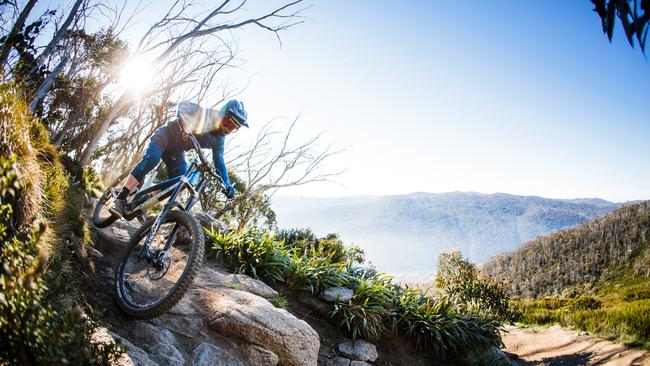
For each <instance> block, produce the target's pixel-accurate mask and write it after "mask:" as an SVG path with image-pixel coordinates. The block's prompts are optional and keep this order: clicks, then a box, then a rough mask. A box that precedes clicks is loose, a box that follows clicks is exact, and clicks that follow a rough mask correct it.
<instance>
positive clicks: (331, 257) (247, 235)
mask: <svg viewBox="0 0 650 366" xmlns="http://www.w3.org/2000/svg"><path fill="white" fill-rule="evenodd" d="M206 233H207V238H206V241H207V242H208V243H209V244H210V247H211V249H210V253H211V255H210V257H214V258H215V259H216V260H217V261H218V262H220V263H221V264H223V265H225V266H226V267H227V268H229V269H230V270H233V271H236V272H240V273H246V274H248V275H251V276H253V277H256V278H259V279H262V280H266V281H275V282H276V283H280V284H282V285H283V286H286V287H288V288H290V289H294V290H308V291H310V292H311V293H312V294H314V295H316V296H317V295H319V294H320V293H321V291H322V290H324V289H325V288H327V287H330V286H346V287H349V288H351V289H353V291H354V293H353V296H352V298H351V299H350V300H349V301H345V302H342V301H339V302H337V303H336V304H334V306H333V308H332V312H331V317H332V320H333V321H335V322H336V324H338V325H339V328H340V329H341V331H342V332H344V333H345V334H347V335H349V336H350V337H351V338H352V339H353V340H354V339H358V338H365V339H368V340H371V341H373V340H377V339H379V338H380V337H381V336H383V335H387V334H391V333H392V334H397V335H401V336H403V337H406V338H407V339H410V340H412V341H413V342H414V343H415V345H416V347H417V349H418V350H419V351H421V352H426V353H429V354H433V355H436V356H439V357H444V358H453V357H455V356H458V355H461V354H464V353H468V352H472V351H476V350H479V349H484V348H485V347H490V346H500V345H501V338H500V335H499V329H500V326H501V324H500V322H499V321H498V320H495V319H492V318H489V317H480V316H474V315H472V314H469V313H465V312H460V311H459V310H458V309H457V308H455V307H454V306H453V305H451V304H450V303H449V302H447V301H446V300H435V299H432V298H429V297H427V296H426V295H424V294H423V293H422V292H421V291H419V290H413V289H408V288H407V289H402V288H400V287H399V286H397V285H394V284H393V283H392V278H391V277H390V276H386V275H384V274H382V273H380V272H377V271H376V270H374V269H373V268H365V267H360V266H357V265H355V264H354V263H358V258H359V252H358V251H356V250H346V248H341V247H339V246H338V243H337V245H336V246H334V245H331V243H328V245H320V246H319V245H318V244H316V245H311V244H309V243H315V242H314V237H313V235H311V236H310V235H303V234H304V230H303V232H289V233H288V234H290V235H288V234H287V233H285V234H284V236H281V237H280V238H275V237H272V236H271V235H270V234H269V233H267V232H255V231H250V230H249V231H243V232H239V233H237V232H233V233H229V234H227V235H221V234H219V233H218V232H213V231H207V232H206ZM329 239H335V238H334V237H330V238H329ZM336 240H338V238H336ZM285 242H288V243H289V246H290V247H287V246H286V245H285ZM306 244H307V245H306ZM332 248H336V249H335V250H332Z"/></svg>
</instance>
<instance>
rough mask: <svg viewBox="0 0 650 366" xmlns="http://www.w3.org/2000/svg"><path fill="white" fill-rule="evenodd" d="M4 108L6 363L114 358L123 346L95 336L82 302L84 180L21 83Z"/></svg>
mask: <svg viewBox="0 0 650 366" xmlns="http://www.w3.org/2000/svg"><path fill="white" fill-rule="evenodd" d="M0 106H1V107H0V153H1V155H0V238H1V239H2V241H1V245H0V259H1V263H2V267H1V268H0V364H47V365H54V364H75V365H97V364H111V363H112V362H114V361H115V360H116V357H117V356H118V355H119V353H121V351H120V350H119V348H118V347H117V346H115V345H99V344H94V343H92V342H90V335H91V334H92V332H93V331H94V330H95V329H96V328H97V326H98V324H97V323H95V322H94V321H92V320H90V319H89V318H88V317H87V316H86V315H85V314H84V312H83V311H82V309H81V307H80V306H78V296H77V294H78V278H79V274H80V273H81V268H80V263H79V258H80V257H82V256H83V255H84V254H85V245H86V244H87V243H90V233H89V231H88V226H87V223H86V222H85V220H84V218H83V217H82V216H81V205H82V202H83V190H84V185H77V186H73V185H71V184H70V177H69V175H68V173H67V172H66V171H65V170H64V168H63V167H62V166H61V164H60V162H59V157H58V154H57V151H56V149H55V148H54V147H53V146H52V145H50V144H49V136H48V133H47V131H46V130H45V128H44V127H43V126H42V125H41V123H40V122H39V121H38V120H37V119H35V118H33V117H31V115H30V114H29V110H28V107H27V105H26V103H25V102H24V101H22V100H21V97H20V95H19V93H18V91H17V90H16V88H15V87H13V86H11V85H6V84H3V85H0ZM7 157H9V159H7Z"/></svg>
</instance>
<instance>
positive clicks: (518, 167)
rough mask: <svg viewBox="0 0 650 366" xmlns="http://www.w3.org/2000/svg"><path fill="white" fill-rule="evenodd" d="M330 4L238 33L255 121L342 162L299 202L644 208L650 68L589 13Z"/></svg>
mask: <svg viewBox="0 0 650 366" xmlns="http://www.w3.org/2000/svg"><path fill="white" fill-rule="evenodd" d="M396 4H398V3H395V2H361V1H356V2H344V1H327V2H319V3H316V4H314V6H313V8H311V9H309V10H308V11H307V12H306V14H307V15H309V17H310V18H311V19H312V20H311V21H308V22H306V23H305V24H301V25H299V26H297V27H296V28H294V29H292V30H290V31H288V32H286V33H284V34H283V37H282V39H283V47H282V48H281V49H280V48H279V47H278V44H277V42H274V39H273V36H272V35H269V34H264V33H259V32H247V33H242V34H241V35H240V36H239V39H240V49H241V51H242V55H243V56H244V57H245V58H247V59H249V62H248V64H247V65H246V68H247V69H248V71H249V72H250V73H251V74H252V75H253V77H252V82H251V84H250V86H249V88H248V89H247V90H246V92H245V93H244V94H243V95H242V98H243V99H245V100H247V101H248V105H249V106H250V107H249V108H250V109H251V114H252V115H253V116H264V117H268V116H270V115H273V114H276V115H277V114H288V115H292V114H297V113H301V114H302V118H303V126H301V127H303V128H304V130H306V132H305V133H306V134H309V133H314V132H315V131H321V130H322V131H325V132H326V136H327V137H328V138H329V139H330V141H334V142H336V143H337V144H338V145H340V146H346V147H347V148H348V150H347V152H346V153H344V154H343V155H342V156H340V159H337V160H336V161H332V164H333V165H335V166H337V167H338V166H341V167H343V168H345V169H346V172H345V173H344V174H343V175H342V176H341V177H340V178H339V181H340V182H341V183H343V184H344V185H345V187H343V186H337V185H324V184H323V185H313V186H311V187H310V186H307V187H304V188H301V189H300V190H295V191H293V192H289V193H292V194H305V195H346V194H399V193H409V192H414V191H427V192H446V191H456V190H460V191H478V192H485V193H491V192H506V193H513V194H524V195H540V196H546V197H554V198H573V197H601V198H605V199H609V200H615V201H624V200H632V199H648V198H650V160H649V159H648V157H650V144H649V143H648V138H650V103H648V100H650V64H649V63H648V61H647V60H646V59H645V58H644V57H643V55H642V54H641V52H640V51H639V49H638V48H635V49H632V48H631V47H630V46H629V45H628V44H627V41H626V40H625V39H624V38H623V37H622V33H621V32H620V30H619V32H617V33H616V35H615V39H614V42H613V43H612V44H610V43H609V42H608V41H607V38H606V37H605V35H604V34H602V32H601V28H600V23H599V22H600V20H599V18H598V17H597V15H596V14H595V13H593V12H592V11H591V9H592V5H591V3H590V2H589V1H587V0H585V1H539V2H532V1H522V2H517V1H493V2H485V1H469V2H460V1H457V2H449V1H420V2H416V1H411V2H401V3H399V5H396Z"/></svg>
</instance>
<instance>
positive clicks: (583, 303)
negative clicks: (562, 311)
mask: <svg viewBox="0 0 650 366" xmlns="http://www.w3.org/2000/svg"><path fill="white" fill-rule="evenodd" d="M602 305H603V303H602V301H600V300H597V299H595V298H593V297H591V296H580V297H577V298H575V299H572V300H571V301H569V303H568V306H569V309H571V310H574V311H576V310H596V309H600V307H601V306H602Z"/></svg>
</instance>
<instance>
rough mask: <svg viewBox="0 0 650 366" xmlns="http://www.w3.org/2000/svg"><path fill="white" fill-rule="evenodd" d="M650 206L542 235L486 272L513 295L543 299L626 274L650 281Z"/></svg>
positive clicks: (485, 268)
mask: <svg viewBox="0 0 650 366" xmlns="http://www.w3.org/2000/svg"><path fill="white" fill-rule="evenodd" d="M649 242H650V201H645V202H642V203H638V204H630V205H626V206H624V207H622V208H620V209H617V210H615V211H614V212H612V213H610V214H609V215H607V216H604V217H601V218H598V219H596V220H594V221H591V222H588V223H585V224H582V225H579V226H577V227H575V228H572V229H566V230H561V231H559V232H556V233H552V234H549V235H545V236H541V237H539V238H537V239H535V240H532V241H529V242H527V243H525V244H524V245H522V246H521V247H520V248H519V249H517V250H516V251H514V252H511V253H505V254H501V255H498V256H495V257H493V258H492V259H490V260H489V261H487V262H486V263H485V264H484V265H483V267H482V272H483V273H484V274H486V275H488V276H490V277H492V278H495V279H499V280H501V279H505V280H506V281H507V282H508V283H509V286H510V288H511V290H512V291H513V293H514V294H516V295H519V296H523V297H532V298H536V297H540V296H545V295H554V294H561V293H562V291H563V290H564V289H566V288H569V287H572V286H576V287H579V288H582V287H584V286H585V285H589V284H594V283H596V282H597V281H599V280H607V279H610V278H612V277H614V276H616V275H617V273H618V272H619V271H621V270H626V269H631V270H632V273H633V274H634V275H635V276H645V277H649V276H650V251H649V250H648V244H649Z"/></svg>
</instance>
